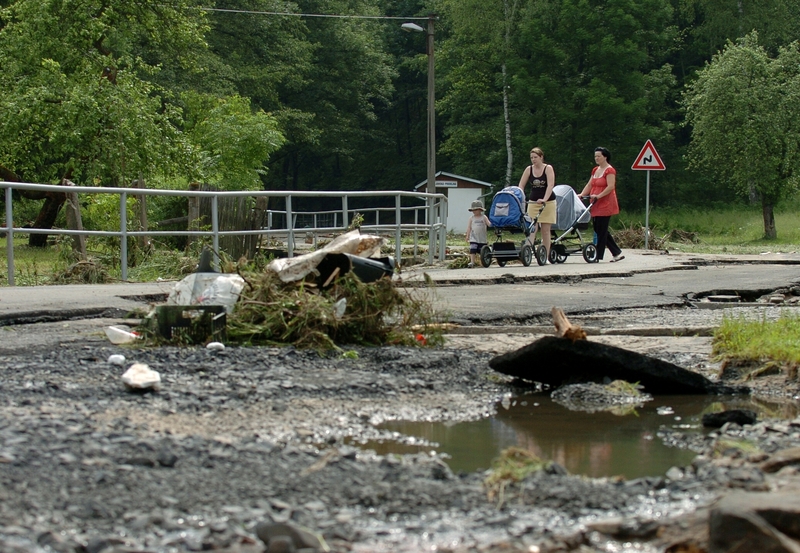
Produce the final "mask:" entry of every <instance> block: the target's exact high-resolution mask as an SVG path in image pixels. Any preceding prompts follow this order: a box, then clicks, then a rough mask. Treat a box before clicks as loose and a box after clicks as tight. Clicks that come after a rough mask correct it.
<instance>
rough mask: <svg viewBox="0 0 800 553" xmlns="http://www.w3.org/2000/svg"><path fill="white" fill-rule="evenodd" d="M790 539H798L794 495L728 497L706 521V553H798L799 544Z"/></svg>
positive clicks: (799, 511)
mask: <svg viewBox="0 0 800 553" xmlns="http://www.w3.org/2000/svg"><path fill="white" fill-rule="evenodd" d="M790 536H791V537H790ZM793 537H794V538H797V537H800V497H798V496H797V494H795V493H787V492H782V493H781V492H778V493H775V492H773V493H735V494H730V495H727V496H725V497H723V498H722V499H721V500H720V501H719V503H718V504H717V505H716V507H715V508H713V509H712V510H711V515H710V517H709V540H708V546H709V547H708V551H709V553H746V552H747V553H750V552H755V551H759V552H762V553H767V552H768V553H798V552H800V543H798V542H797V541H796V540H795V539H792V538H793Z"/></svg>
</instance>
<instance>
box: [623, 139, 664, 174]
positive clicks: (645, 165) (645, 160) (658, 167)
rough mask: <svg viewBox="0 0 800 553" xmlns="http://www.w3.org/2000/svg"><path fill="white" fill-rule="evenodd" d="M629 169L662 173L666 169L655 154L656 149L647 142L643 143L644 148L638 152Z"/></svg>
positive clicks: (656, 153)
mask: <svg viewBox="0 0 800 553" xmlns="http://www.w3.org/2000/svg"><path fill="white" fill-rule="evenodd" d="M631 169H640V170H641V169H645V170H647V171H663V170H665V169H666V167H665V166H664V162H663V161H661V158H660V157H659V156H658V152H656V147H655V146H653V143H652V142H650V140H648V141H647V142H645V143H644V148H642V151H641V152H639V155H638V156H637V157H636V161H634V162H633V165H631Z"/></svg>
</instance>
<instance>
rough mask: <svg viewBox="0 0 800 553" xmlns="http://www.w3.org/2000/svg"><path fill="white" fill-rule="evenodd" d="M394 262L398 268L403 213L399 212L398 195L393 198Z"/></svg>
mask: <svg viewBox="0 0 800 553" xmlns="http://www.w3.org/2000/svg"><path fill="white" fill-rule="evenodd" d="M394 213H395V215H394V221H395V222H394V229H395V230H394V241H395V246H394V260H395V262H397V266H398V267H399V266H400V257H401V256H400V254H401V251H400V250H401V244H400V240H401V239H402V237H403V233H402V232H401V226H402V223H403V220H402V216H403V212H402V211H401V210H400V194H398V195H397V196H395V197H394Z"/></svg>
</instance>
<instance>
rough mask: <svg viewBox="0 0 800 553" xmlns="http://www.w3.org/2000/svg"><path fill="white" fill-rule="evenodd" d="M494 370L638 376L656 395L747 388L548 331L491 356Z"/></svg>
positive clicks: (587, 378) (530, 377) (547, 376)
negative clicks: (530, 340) (531, 340)
mask: <svg viewBox="0 0 800 553" xmlns="http://www.w3.org/2000/svg"><path fill="white" fill-rule="evenodd" d="M489 366H490V367H491V368H492V369H494V370H495V371H497V372H499V373H503V374H507V375H510V376H514V377H517V378H519V379H522V380H523V381H528V382H532V383H536V382H539V383H542V384H547V385H549V386H551V387H558V386H561V385H563V384H573V383H577V382H603V381H604V380H605V379H606V378H608V379H610V380H625V381H627V382H631V383H635V382H638V383H639V384H641V385H642V386H643V387H644V391H645V392H647V393H649V394H652V395H665V394H710V393H726V394H728V393H730V394H741V393H749V391H750V390H749V388H746V387H744V386H741V387H732V386H723V385H720V384H717V383H715V382H712V381H711V380H709V379H707V378H706V377H704V376H702V375H700V374H697V373H694V372H692V371H690V370H687V369H684V368H682V367H679V366H677V365H674V364H672V363H669V362H667V361H663V360H661V359H656V358H653V357H648V356H646V355H642V354H640V353H636V352H633V351H628V350H625V349H622V348H618V347H615V346H610V345H606V344H600V343H596V342H591V341H588V340H577V341H572V340H570V339H568V338H559V337H555V336H545V337H544V338H540V339H539V340H536V341H535V342H533V343H531V344H529V345H527V346H524V347H522V348H520V349H518V350H515V351H511V352H508V353H505V354H503V355H499V356H497V357H494V358H492V359H491V360H490V361H489Z"/></svg>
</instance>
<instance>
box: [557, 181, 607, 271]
mask: <svg viewBox="0 0 800 553" xmlns="http://www.w3.org/2000/svg"><path fill="white" fill-rule="evenodd" d="M553 194H554V195H555V197H556V223H555V224H554V225H553V226H552V227H551V233H552V234H551V235H552V236H553V238H552V241H551V242H550V263H564V262H565V261H566V260H567V257H568V256H569V255H572V254H575V253H582V254H583V259H584V260H585V261H586V262H587V263H597V261H598V259H597V247H596V246H595V245H594V242H593V241H591V240H590V241H588V242H587V241H586V240H585V239H584V234H583V233H582V232H581V231H586V230H587V229H588V228H589V221H591V220H592V214H591V210H592V205H593V203H594V202H590V203H589V205H588V206H586V205H584V204H583V200H582V199H581V197H580V196H578V194H577V193H576V192H575V190H573V189H572V187H571V186H569V185H568V184H558V185H556V186H554V187H553Z"/></svg>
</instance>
